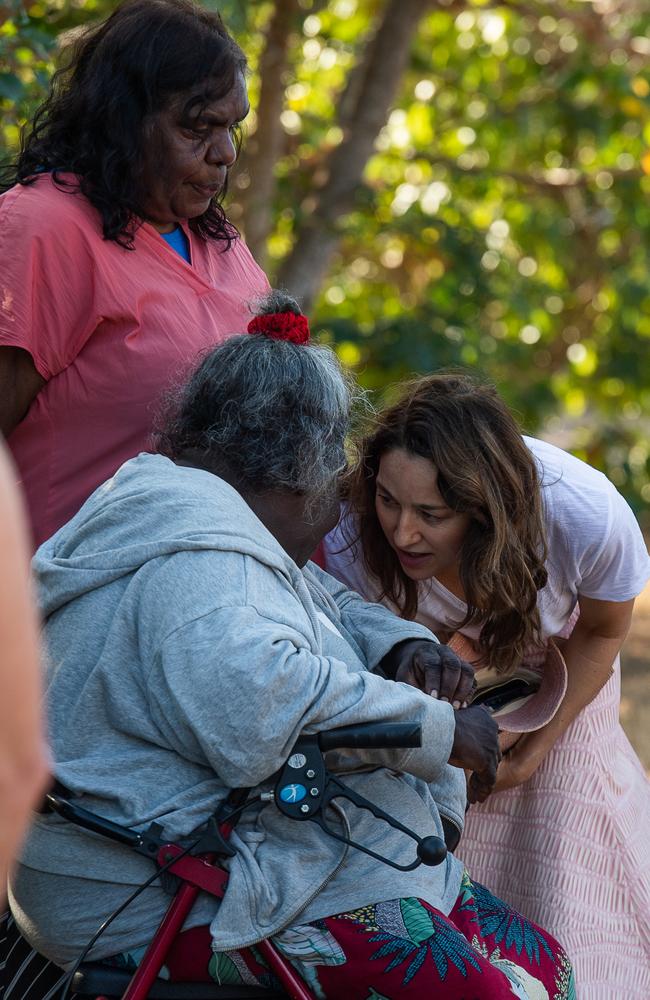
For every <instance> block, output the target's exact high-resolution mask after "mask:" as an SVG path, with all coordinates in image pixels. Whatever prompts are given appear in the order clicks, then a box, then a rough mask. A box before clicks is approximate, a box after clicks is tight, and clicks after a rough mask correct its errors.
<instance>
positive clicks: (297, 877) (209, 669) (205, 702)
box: [12, 454, 465, 965]
mask: <svg viewBox="0 0 650 1000" xmlns="http://www.w3.org/2000/svg"><path fill="white" fill-rule="evenodd" d="M34 568H35V571H36V576H37V581H38V585H39V589H40V601H41V608H42V611H43V614H44V616H45V621H46V624H45V637H46V642H47V647H48V652H49V665H48V668H47V673H48V678H47V703H48V717H49V725H50V739H51V746H52V751H53V755H54V759H55V762H56V763H55V771H56V775H57V777H58V778H59V780H60V781H62V782H63V784H64V785H66V786H67V787H68V788H69V789H71V790H72V791H73V792H74V793H75V794H76V795H78V796H79V799H78V801H79V803H80V804H81V805H83V806H85V807H87V808H88V809H90V810H92V811H94V812H98V813H100V814H102V815H104V816H106V817H108V818H109V819H112V820H115V821H116V822H119V823H122V824H126V825H128V826H133V827H136V828H144V827H146V826H148V825H149V824H150V823H151V822H153V821H155V822H158V823H160V824H161V825H162V826H163V827H164V830H165V834H166V835H168V836H169V837H170V838H171V839H174V838H179V837H185V836H187V835H189V834H191V833H192V832H193V831H195V830H196V829H197V827H199V826H200V825H201V824H203V823H204V822H205V821H206V820H207V819H208V818H209V816H210V815H211V814H212V813H213V812H214V810H215V808H216V807H217V805H218V803H219V802H220V801H221V800H222V799H223V798H224V796H225V795H226V794H227V791H228V790H229V789H231V788H237V787H242V786H246V787H247V786H251V787H257V786H260V785H261V786H264V784H265V783H267V785H266V787H270V786H269V785H268V779H269V778H270V777H271V776H272V775H273V774H274V772H275V771H277V770H278V769H279V768H280V767H281V766H282V765H283V764H284V762H285V760H286V759H287V757H288V755H289V753H290V751H291V748H292V747H293V745H294V743H295V741H296V739H297V738H298V736H299V735H300V734H301V733H302V732H308V733H316V732H319V731H321V730H324V729H330V728H333V727H336V726H343V725H347V724H351V723H359V722H367V721H382V720H383V721H406V720H408V721H412V720H413V721H417V722H419V723H420V724H421V726H422V730H423V746H422V748H421V749H418V750H404V751H390V752H389V751H381V752H380V751H373V752H372V753H371V752H370V751H365V752H363V753H356V754H351V753H350V752H347V751H346V753H345V755H339V757H338V758H337V759H338V761H339V765H338V766H340V768H341V769H343V770H345V771H347V772H348V773H347V774H346V776H345V779H344V780H346V781H347V782H349V784H350V786H351V787H353V788H355V789H357V790H358V791H359V792H361V794H363V795H365V796H366V797H367V798H369V799H371V800H372V801H374V802H376V803H377V804H378V805H380V806H381V807H383V808H384V809H386V810H387V811H388V812H390V813H392V814H393V815H395V816H396V817H397V818H398V819H400V820H402V821H403V822H405V823H406V824H407V825H408V826H410V827H411V828H412V829H414V830H415V831H417V832H418V833H419V834H421V835H426V834H438V835H439V836H440V835H441V834H442V829H441V822H440V815H441V813H442V815H445V816H447V817H448V818H450V819H451V820H453V821H454V822H455V823H456V825H457V826H459V827H461V828H462V823H463V815H464V808H465V785H464V776H463V773H462V771H460V770H459V769H457V768H453V767H451V766H450V765H449V764H448V763H447V761H448V758H449V754H450V751H451V746H452V741H453V736H454V713H453V711H452V708H451V706H450V705H448V704H446V703H442V702H439V701H436V700H434V699H431V698H430V697H427V696H425V695H424V694H422V693H420V692H419V691H417V690H415V689H414V688H412V687H409V686H408V685H406V684H401V683H395V682H393V681H390V680H387V679H385V678H384V677H382V676H381V675H380V673H376V672H375V669H376V668H377V666H378V664H379V662H380V660H381V659H382V657H383V656H384V655H385V654H386V653H387V652H388V651H389V650H390V649H391V648H392V647H393V646H394V645H395V644H396V643H398V642H401V641H402V640H404V639H408V638H423V639H429V640H431V639H433V636H432V634H431V633H430V632H429V631H428V630H427V629H425V628H423V627H422V626H420V625H417V624H414V623H412V622H405V621H402V620H401V619H399V618H397V617H395V616H394V615H393V614H392V613H391V612H389V611H387V610H386V609H384V608H383V607H381V606H379V605H376V604H368V603H366V602H364V601H363V600H362V599H361V598H360V597H359V596H358V595H356V594H354V593H352V592H351V591H348V590H346V589H345V587H343V586H341V585H340V584H338V583H337V582H336V581H335V580H334V579H333V578H332V577H330V576H328V574H326V573H324V572H323V571H321V570H320V569H319V568H318V567H317V566H315V565H314V564H312V563H309V564H308V565H307V567H305V568H304V569H303V570H301V569H299V568H298V567H297V566H296V564H295V563H294V562H293V560H292V559H291V558H290V557H289V556H288V555H287V554H286V552H285V551H284V550H283V549H282V548H281V547H280V545H279V544H278V542H277V541H276V540H275V538H274V537H273V536H272V535H271V534H270V533H269V532H268V531H267V529H266V528H265V527H264V525H263V524H262V523H261V522H260V521H259V519H258V518H257V517H256V516H255V515H254V514H253V512H252V511H251V509H250V508H249V507H248V505H247V504H246V503H245V501H244V500H243V499H242V498H241V496H240V495H239V494H238V493H237V492H236V491H235V490H234V489H233V488H232V487H231V486H229V485H228V484H227V483H225V482H224V481H223V480H221V479H219V478H217V477H216V476H214V475H211V474H210V473H208V472H205V471H202V470H198V469H190V468H183V467H178V466H176V465H175V464H174V463H172V462H171V461H169V460H168V459H166V458H164V457H162V456H159V455H145V454H143V455H140V456H138V457H137V458H135V459H132V460H131V461H129V462H127V463H126V464H125V465H123V466H122V468H121V469H120V470H119V471H118V472H117V473H116V475H115V476H114V477H113V478H112V479H111V480H109V481H108V482H107V483H105V484H104V485H103V486H101V487H100V488H99V489H98V490H96V492H95V493H94V494H93V495H92V496H91V497H90V499H89V500H88V501H87V502H86V503H85V504H84V506H83V507H82V509H81V510H80V511H79V513H78V514H77V515H76V516H75V517H74V518H73V519H72V520H71V521H70V522H69V523H68V524H67V525H65V526H64V527H63V528H61V530H60V531H58V532H57V534H56V535H54V536H53V537H52V538H51V539H50V540H49V541H47V542H46V543H45V544H44V545H42V546H41V548H40V549H39V550H38V552H37V554H36V556H35V558H34ZM338 816H339V821H340V822H341V824H342V828H345V827H347V828H349V830H350V832H351V835H352V837H353V838H354V839H355V840H358V841H360V842H361V843H363V844H366V845H367V846H368V847H370V848H374V849H378V850H379V851H381V852H382V853H384V854H388V855H389V856H390V857H393V858H395V859H399V860H400V861H401V862H406V863H408V862H410V861H411V860H412V859H413V858H414V847H415V845H414V843H413V841H412V840H410V839H407V838H405V837H404V836H403V835H402V834H399V833H398V832H396V831H393V830H389V829H387V827H386V826H385V825H384V824H382V823H379V822H378V821H377V820H376V819H374V818H373V817H372V816H370V815H369V814H367V813H365V812H361V811H359V810H357V809H355V808H353V807H351V806H350V805H349V804H346V803H345V802H343V803H341V805H340V808H339V812H338ZM232 844H233V846H234V847H235V848H236V850H237V853H236V856H235V857H234V858H233V859H232V860H231V861H230V862H229V870H230V880H229V884H228V888H227V891H226V895H225V897H224V899H223V901H222V903H221V904H219V903H218V902H217V901H216V900H215V899H213V898H212V897H209V896H208V895H207V894H206V895H202V896H201V897H200V898H199V901H198V903H197V905H196V907H195V909H194V911H193V913H192V915H191V917H190V919H189V921H188V923H187V924H186V926H188V927H189V926H195V925H197V924H204V923H211V930H212V936H213V945H214V948H215V950H224V951H225V950H230V949H235V948H240V947H244V946H247V945H250V944H252V943H254V942H257V941H259V940H260V939H262V938H266V937H269V936H271V935H273V934H274V933H276V932H278V931H279V930H280V929H282V928H284V927H286V926H288V925H290V924H292V923H296V922H298V918H299V922H300V923H304V922H306V921H310V920H314V919H317V918H319V917H324V916H327V915H330V914H334V913H339V912H343V911H346V910H350V909H353V908H356V907H360V906H363V905H365V904H368V903H370V902H378V901H381V900H387V899H393V898H397V897H401V896H419V897H421V898H423V899H425V900H427V901H428V902H429V903H431V904H432V905H433V906H435V907H438V908H439V909H440V910H442V911H443V912H444V913H447V912H449V910H450V909H451V907H452V905H453V903H454V900H455V899H456V896H457V893H458V890H459V886H460V879H461V874H462V865H461V864H460V862H459V861H457V860H456V859H455V858H453V857H452V856H449V857H448V859H447V860H446V862H444V863H443V864H442V865H440V866H439V867H437V868H425V867H420V868H418V869H417V870H416V871H414V872H409V873H401V872H397V871H395V870H394V869H391V868H388V867H386V866H385V865H382V864H380V863H378V862H376V861H373V860H372V859H369V858H368V857H366V856H365V855H363V854H361V853H360V852H358V851H355V850H353V849H348V848H346V847H345V846H344V845H342V844H340V843H339V842H337V841H336V840H334V839H332V838H329V837H327V836H326V835H325V834H324V833H323V832H322V831H321V830H320V829H319V827H318V826H317V825H316V824H314V823H310V822H301V823H298V822H295V821H293V820H290V819H288V818H286V817H284V816H283V815H281V814H280V813H279V811H278V810H277V809H276V808H275V806H274V805H273V803H265V804H263V805H260V806H256V807H254V808H252V809H251V810H250V811H248V812H246V813H245V814H244V817H243V819H242V821H241V822H240V824H239V826H238V827H237V828H236V830H235V832H234V834H233V837H232ZM152 873H153V868H152V866H151V864H150V863H149V862H148V861H147V860H146V859H144V858H140V857H139V856H137V855H135V854H133V853H131V852H130V851H129V850H128V849H127V848H124V847H121V846H119V845H116V844H112V843H110V842H108V841H105V840H103V839H102V838H99V837H97V836H95V835H93V834H88V833H85V832H83V831H81V830H79V829H78V828H75V827H73V826H72V825H70V824H69V823H66V822H65V821H63V820H61V819H60V818H58V817H54V816H39V817H37V819H36V823H35V825H34V827H33V830H32V832H31V834H30V837H29V839H28V842H27V845H26V847H25V851H24V854H23V857H22V863H21V865H20V866H19V869H18V872H17V874H16V876H15V879H14V881H13V885H12V899H13V906H14V910H15V914H16V917H17V920H18V923H19V925H20V926H21V927H22V929H23V932H24V933H25V934H26V936H27V937H28V938H29V939H30V940H31V942H32V943H33V944H34V945H35V946H36V947H38V948H39V950H41V951H42V952H44V953H45V954H46V955H47V956H48V957H50V958H51V959H53V960H54V961H56V962H58V963H59V964H62V965H65V964H69V963H70V962H71V961H73V960H74V959H75V957H76V956H77V954H78V953H79V951H80V950H81V948H82V947H83V946H84V945H85V943H86V942H87V940H88V939H89V938H90V936H91V935H92V933H93V932H94V931H95V930H96V928H97V926H98V924H99V923H100V922H101V921H102V919H103V918H104V917H105V916H106V915H107V914H108V913H109V912H110V911H111V910H112V909H113V908H114V907H115V906H116V905H117V904H118V903H119V902H121V901H122V900H123V899H124V898H125V897H126V896H127V895H128V894H129V892H130V891H131V889H132V887H133V886H137V885H138V884H140V883H141V882H143V881H144V880H145V879H146V878H148V877H149V876H150V875H151V874H152ZM168 903H169V897H168V896H167V895H166V894H165V892H164V890H163V889H162V887H161V886H160V885H159V884H154V885H153V886H152V887H151V888H150V889H148V890H147V891H146V892H145V893H143V894H142V896H140V897H138V899H137V900H136V901H135V902H134V903H133V904H132V905H131V906H130V907H129V908H128V909H127V910H126V911H125V913H124V914H123V916H122V917H121V918H120V919H119V920H118V921H116V922H115V924H113V925H112V926H111V927H110V928H109V930H108V931H107V932H106V934H105V935H104V936H103V937H102V938H101V939H100V941H99V943H98V945H97V947H96V948H95V950H94V951H93V953H92V954H93V957H95V958H101V957H103V956H106V955H111V954H115V953H118V952H121V951H124V950H132V949H133V948H137V947H139V946H142V945H145V944H147V943H148V941H149V940H150V938H151V936H152V934H153V931H154V930H155V927H156V925H157V923H158V921H159V920H160V918H161V915H162V913H163V912H164V909H165V908H166V906H167V905H168Z"/></svg>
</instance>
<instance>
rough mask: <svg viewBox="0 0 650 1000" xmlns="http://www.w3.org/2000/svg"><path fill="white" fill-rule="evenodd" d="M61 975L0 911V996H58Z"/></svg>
mask: <svg viewBox="0 0 650 1000" xmlns="http://www.w3.org/2000/svg"><path fill="white" fill-rule="evenodd" d="M65 978H66V974H65V972H63V971H62V970H61V969H60V968H59V967H58V966H57V965H54V964H53V963H52V962H48V960H47V959H46V958H43V956H42V955H39V954H38V952H36V951H34V949H33V948H32V947H31V945H29V944H28V943H27V941H25V939H24V938H23V937H21V936H20V933H19V932H18V928H17V927H16V922H15V920H14V918H13V917H12V916H11V914H9V913H3V914H2V915H0V1000H58V998H59V997H60V996H61V991H62V987H63V985H64V982H65ZM69 995H70V997H74V995H75V994H74V993H71V994H69Z"/></svg>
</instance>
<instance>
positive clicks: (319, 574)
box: [305, 563, 438, 670]
mask: <svg viewBox="0 0 650 1000" xmlns="http://www.w3.org/2000/svg"><path fill="white" fill-rule="evenodd" d="M307 574H309V575H310V576H311V577H312V578H313V579H314V580H315V581H316V583H317V585H318V586H320V587H322V589H323V590H325V591H326V592H327V594H328V595H329V597H330V598H331V600H332V601H333V602H334V603H335V605H336V607H337V608H338V612H339V614H340V616H341V623H342V624H343V626H344V628H346V629H347V631H348V632H349V633H350V635H352V636H353V638H354V640H355V642H356V643H357V644H358V646H359V648H360V649H361V651H362V653H363V655H364V658H365V661H366V664H367V666H368V669H369V670H375V669H376V667H377V666H378V664H379V663H380V661H381V660H382V659H383V658H384V656H385V655H386V653H388V652H389V651H390V650H391V649H392V648H393V646H396V645H397V643H399V642H404V641H405V640H406V639H422V640H424V641H427V642H438V640H437V638H436V637H435V635H434V634H433V632H431V631H430V630H429V629H428V628H426V627H425V626H424V625H419V624H418V623H417V622H412V621H407V620H405V619H404V618H399V617H398V615H396V614H395V613H394V612H393V611H390V609H389V608H386V607H384V605H383V604H374V603H372V602H369V601H364V599H363V598H362V597H360V596H359V594H357V593H355V592H354V591H353V590H349V589H348V588H347V586H346V585H345V584H343V583H339V581H338V580H335V579H334V577H333V576H330V574H329V573H326V572H325V571H324V570H322V569H320V567H318V566H316V565H315V563H310V564H309V568H308V570H307V571H306V573H305V575H306V576H307Z"/></svg>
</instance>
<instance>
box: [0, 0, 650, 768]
mask: <svg viewBox="0 0 650 1000" xmlns="http://www.w3.org/2000/svg"><path fill="white" fill-rule="evenodd" d="M209 5H210V6H212V7H214V6H216V7H217V8H218V9H219V10H220V11H221V13H222V15H223V17H224V20H225V21H226V23H227V25H228V26H229V27H230V29H231V31H232V32H233V33H234V35H235V36H236V38H237V40H238V41H239V42H240V44H241V45H242V47H243V48H244V50H245V52H246V53H247V55H248V57H249V60H250V66H251V75H250V90H251V98H252V106H253V111H252V113H251V115H250V117H249V119H248V120H247V122H246V125H245V129H244V145H243V150H242V154H241V157H240V161H239V163H238V165H237V167H236V168H235V170H234V171H233V174H232V177H231V183H230V193H229V196H228V211H229V214H230V216H231V218H232V219H233V221H234V222H235V223H236V224H237V225H238V226H239V227H240V228H241V230H242V231H243V232H244V234H245V235H246V238H247V240H248V242H249V244H250V245H251V247H252V249H253V250H254V252H255V254H256V256H257V257H258V259H259V260H260V263H262V264H263V266H264V267H265V268H266V269H267V272H268V273H269V276H270V278H271V281H272V282H274V283H279V284H281V285H284V286H285V287H287V288H289V289H290V290H291V291H293V292H294V293H295V294H297V295H298V296H299V298H300V299H301V300H302V302H303V305H304V306H305V307H306V308H307V309H309V310H310V311H311V313H312V315H313V317H314V326H315V328H316V329H317V330H320V331H321V334H320V336H322V338H323V339H325V340H328V341H330V342H332V343H334V344H335V345H336V347H337V350H338V351H339V353H340V356H341V357H342V359H343V360H344V361H345V362H346V363H348V364H349V365H351V366H352V367H353V368H354V369H355V370H356V371H357V373H358V374H359V377H360V378H361V380H362V382H363V383H364V384H365V385H366V386H367V387H368V388H370V389H371V390H373V392H375V393H377V394H378V395H381V394H382V393H385V392H386V391H387V389H388V387H389V386H390V385H391V384H392V383H394V382H395V381H396V380H397V379H399V378H400V377H402V376H404V375H406V374H409V373H411V372H413V371H427V370H431V369H434V368H438V367H440V366H449V365H461V366H464V367H469V368H473V369H477V370H480V371H481V372H483V373H485V374H486V375H487V376H488V377H490V378H491V379H493V380H494V381H495V382H496V383H497V385H498V387H499V389H500V391H501V392H502V394H503V395H504V396H505V398H506V399H507V401H508V402H509V403H510V404H511V405H512V406H513V407H514V408H515V410H516V411H517V413H518V414H519V416H520V418H521V421H522V423H523V426H524V427H525V429H526V430H528V431H529V432H531V433H536V434H540V435H542V436H544V437H547V438H549V439H550V440H553V441H554V442H555V443H558V444H560V445H561V446H563V447H567V448H569V449H570V450H572V451H573V452H575V453H576V454H577V455H579V456H580V457H582V458H584V459H586V460H587V461H589V462H590V463H591V464H593V465H595V466H597V467H599V468H601V469H603V470H604V471H605V472H606V473H607V474H608V476H609V477H610V478H611V479H612V480H613V481H614V483H615V484H616V485H617V486H618V488H619V489H620V490H621V492H622V493H623V494H624V495H625V496H626V497H627V499H628V500H629V502H630V503H631V504H632V506H633V507H634V508H635V510H636V512H637V514H638V516H639V517H640V519H641V520H642V522H644V523H645V526H646V527H649V525H648V508H649V506H650V477H649V475H648V474H649V472H650V356H649V348H650V264H649V256H650V255H649V251H650V3H648V0H539V2H538V0H465V2H461V0H327V2H323V0H275V2H266V0H248V2H246V0H223V2H220V3H217V4H212V3H210V4H209ZM115 6H116V3H115V2H114V0H35V2H33V3H30V2H29V0H23V2H17V0H9V2H7V0H5V2H4V3H3V5H2V7H0V108H1V110H2V129H1V132H0V147H1V148H0V155H1V156H2V157H3V158H5V159H6V158H10V157H11V154H12V151H13V150H15V148H16V146H17V143H18V142H19V132H20V128H21V125H22V124H23V123H24V122H25V120H27V119H28V118H29V117H30V115H31V114H32V112H33V110H34V108H35V106H36V105H37V104H38V102H39V101H40V100H42V98H43V96H44V93H45V91H46V88H47V85H48V81H49V78H50V76H51V74H52V72H53V69H54V66H55V62H56V61H57V59H58V58H59V52H60V49H61V46H62V45H63V44H65V41H66V40H68V39H70V38H71V37H72V35H73V33H74V32H75V31H78V30H80V29H81V28H82V27H83V25H84V24H86V23H89V22H92V21H94V20H96V19H98V18H100V17H103V16H104V15H106V14H107V13H109V12H110V11H111V10H112V9H113V8H114V7H115ZM639 609H640V611H639V616H638V618H637V621H636V622H635V632H634V636H633V639H632V640H630V642H629V643H628V649H629V650H630V652H629V653H628V663H629V666H628V669H627V671H626V674H625V683H626V685H628V687H627V688H626V691H625V693H624V701H623V718H624V722H625V723H626V725H627V726H628V730H629V731H630V733H631V735H632V738H633V740H634V742H635V744H636V745H637V747H638V748H639V750H640V751H641V753H642V755H643V756H644V759H645V763H646V766H647V767H650V736H649V735H648V734H649V733H650V690H649V689H650V685H648V683H647V680H646V677H645V670H646V667H647V662H648V655H647V650H648V647H649V645H650V597H647V596H646V598H645V599H644V600H643V601H641V602H640V604H639ZM643 609H645V611H644V610H643ZM643 616H645V617H643ZM641 617H643V621H641ZM644 623H645V624H644ZM639 636H640V638H639ZM626 706H627V707H626Z"/></svg>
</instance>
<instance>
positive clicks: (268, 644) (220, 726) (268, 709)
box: [147, 602, 455, 788]
mask: <svg viewBox="0 0 650 1000" xmlns="http://www.w3.org/2000/svg"><path fill="white" fill-rule="evenodd" d="M299 610H300V605H299V603H298V602H296V612H297V617H298V620H299ZM147 692H148V698H149V702H150V707H151V712H152V715H153V718H154V721H155V723H156V725H157V727H158V729H159V731H160V733H161V736H162V738H163V740H164V741H165V742H166V743H167V744H168V745H169V746H170V747H171V748H172V749H173V750H175V751H177V752H178V753H180V754H182V755H184V756H188V757H189V758H190V759H193V760H196V761H205V760H207V762H208V763H209V765H210V766H211V767H212V768H214V770H215V771H216V772H217V773H218V774H219V776H220V778H221V780H222V781H223V782H224V783H225V784H226V785H228V786H229V787H231V788H236V787H248V786H254V785H257V784H259V783H260V782H262V781H264V780H265V779H267V778H269V777H270V776H271V775H272V774H273V773H274V772H275V771H277V770H278V768H280V767H281V766H282V765H283V764H284V762H285V760H286V759H287V757H288V756H289V753H290V751H291V748H292V747H293V745H294V743H295V741H296V740H297V738H298V736H299V735H300V734H301V733H302V732H303V731H306V732H310V733H317V732H320V731H322V730H325V729H331V728H335V727H338V726H344V725H349V724H353V723H361V722H371V721H372V722H381V721H394V722H400V721H409V722H419V723H420V724H421V725H422V730H423V746H422V748H420V749H417V750H405V751H394V750H393V751H384V752H382V753H379V752H377V754H376V755H375V759H377V763H379V764H381V763H384V762H385V763H386V764H389V766H391V767H393V768H394V769H396V770H402V771H407V772H409V773H411V774H414V775H416V776H417V777H421V778H423V779H424V780H425V781H435V780H436V779H437V778H438V777H439V776H440V772H441V769H444V768H445V767H446V765H447V761H448V759H449V755H450V753H451V747H452V743H453V738H454V729H455V722H454V713H453V710H452V708H451V706H450V705H448V704H445V703H443V702H439V701H436V700H433V699H431V698H427V697H426V696H425V695H423V694H422V693H421V692H419V691H417V690H416V689H415V688H412V687H409V686H408V685H406V684H400V683H397V684H396V683H394V682H392V681H386V680H384V679H383V678H381V677H378V676H376V675H374V674H371V673H369V672H366V671H352V670H349V669H348V668H347V666H346V665H345V664H344V663H343V662H342V661H340V660H337V659H333V658H328V657H325V656H319V655H315V654H314V653H313V652H312V651H311V649H310V648H309V644H308V642H307V641H306V639H305V637H304V636H303V635H301V633H300V631H299V630H298V629H297V628H292V627H291V626H289V625H287V624H284V625H282V624H278V622H276V621H270V620H269V619H267V618H265V617H264V616H263V615H262V614H260V612H259V610H257V609H256V608H254V607H251V606H237V607H227V608H220V609H219V610H215V611H212V612H210V613H208V614H205V615H203V616H202V617H200V618H197V619H195V620H193V621H191V622H188V623H187V624H185V625H184V626H182V627H181V628H179V629H177V630H176V631H174V632H173V633H172V634H171V635H169V636H167V638H165V640H164V641H163V642H162V644H161V646H160V648H159V649H158V651H157V653H156V655H155V656H154V658H153V663H152V666H151V669H150V673H149V677H148V681H147Z"/></svg>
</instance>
